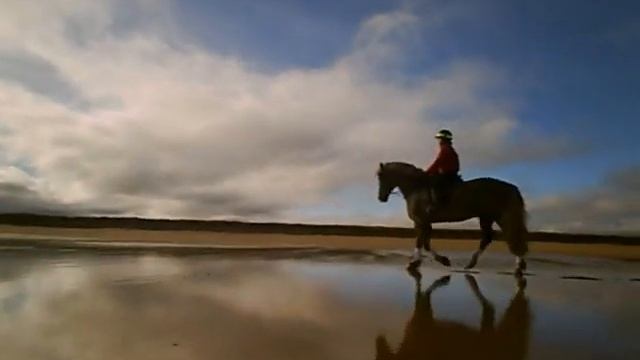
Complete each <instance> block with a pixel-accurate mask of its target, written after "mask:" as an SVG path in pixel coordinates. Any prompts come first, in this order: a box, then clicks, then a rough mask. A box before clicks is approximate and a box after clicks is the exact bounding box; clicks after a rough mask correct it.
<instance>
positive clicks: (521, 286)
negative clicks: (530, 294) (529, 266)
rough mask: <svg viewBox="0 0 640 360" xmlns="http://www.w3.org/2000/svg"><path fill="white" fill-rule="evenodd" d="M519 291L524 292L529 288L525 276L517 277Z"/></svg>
mask: <svg viewBox="0 0 640 360" xmlns="http://www.w3.org/2000/svg"><path fill="white" fill-rule="evenodd" d="M516 281H517V284H518V291H523V290H524V289H525V288H526V287H527V279H526V278H525V277H524V276H518V277H516Z"/></svg>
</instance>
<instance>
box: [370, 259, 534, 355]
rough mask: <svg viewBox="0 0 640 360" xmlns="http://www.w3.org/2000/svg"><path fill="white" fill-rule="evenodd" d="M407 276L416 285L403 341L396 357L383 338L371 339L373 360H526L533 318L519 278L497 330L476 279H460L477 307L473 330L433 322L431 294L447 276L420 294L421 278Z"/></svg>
mask: <svg viewBox="0 0 640 360" xmlns="http://www.w3.org/2000/svg"><path fill="white" fill-rule="evenodd" d="M410 273H412V276H414V279H415V284H416V285H415V289H416V290H415V301H414V310H413V315H412V316H411V318H410V319H409V321H408V322H407V325H406V326H405V330H404V336H403V339H402V341H401V343H400V345H399V346H398V348H397V349H395V351H394V350H393V349H392V348H391V346H390V345H389V342H388V341H387V339H386V338H385V337H384V336H382V335H379V336H378V337H377V338H376V360H409V359H411V360H418V359H492V360H500V359H525V358H526V355H527V352H528V349H529V338H530V332H531V324H532V316H531V310H530V307H529V301H528V300H527V298H526V297H525V295H524V289H525V286H526V281H525V280H524V278H519V281H518V289H517V291H516V294H515V295H514V296H513V297H512V298H511V301H510V303H509V306H508V307H507V309H506V311H505V312H504V315H503V316H502V319H501V320H500V322H499V323H498V324H497V325H496V324H495V318H494V317H495V308H494V306H493V305H492V304H491V303H490V302H489V301H488V300H487V299H486V298H485V297H484V295H482V292H481V291H480V288H479V287H478V284H477V282H476V280H475V278H474V277H473V276H471V275H466V276H465V277H466V280H467V283H468V285H469V287H470V288H471V291H472V292H473V294H474V296H475V298H476V299H477V300H478V301H479V303H480V305H481V307H482V315H481V316H482V317H481V319H482V320H481V322H480V328H479V329H478V328H474V327H470V326H466V325H463V324H460V323H456V322H454V321H450V320H443V319H437V318H436V317H435V316H434V314H433V307H432V305H431V293H432V292H433V291H434V290H435V289H437V288H440V287H443V286H446V285H448V284H449V280H450V277H449V276H444V277H442V278H440V279H438V280H436V281H434V282H433V284H432V285H431V286H430V287H429V288H428V289H427V290H425V291H424V292H422V291H421V289H420V277H421V276H420V273H419V272H418V271H417V270H416V269H413V270H410Z"/></svg>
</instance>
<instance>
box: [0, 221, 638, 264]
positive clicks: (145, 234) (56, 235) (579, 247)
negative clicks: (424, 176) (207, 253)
mask: <svg viewBox="0 0 640 360" xmlns="http://www.w3.org/2000/svg"><path fill="white" fill-rule="evenodd" d="M6 240H31V241H34V240H37V241H41V242H45V241H51V240H55V241H65V242H74V243H78V242H82V243H95V244H98V243H99V244H104V245H108V244H114V245H118V244H123V243H124V244H131V243H142V244H147V245H149V246H151V245H153V244H159V245H166V244H171V245H195V246H231V247H243V246H244V247H320V248H328V249H348V250H397V249H412V248H413V246H414V243H415V242H414V240H413V239H408V238H391V237H366V236H331V235H312V234H309V235H286V234H239V233H220V232H205V231H152V230H131V229H109V228H107V229H70V228H49V227H25V226H11V225H0V244H1V243H2V242H3V241H5V242H6ZM432 244H433V247H434V248H436V249H438V250H441V249H442V250H445V251H448V250H453V251H472V250H475V249H476V248H477V247H478V244H479V240H477V239H468V240H467V239H456V240H443V239H434V240H433V241H432ZM489 249H490V251H491V252H499V253H506V252H507V248H506V244H505V243H504V242H502V241H499V240H498V241H494V242H493V243H492V244H491V246H490V248H489ZM530 251H531V254H561V255H573V256H590V257H605V258H610V259H619V260H628V261H640V244H639V245H636V246H631V245H611V244H566V243H547V242H544V243H542V242H532V243H530Z"/></svg>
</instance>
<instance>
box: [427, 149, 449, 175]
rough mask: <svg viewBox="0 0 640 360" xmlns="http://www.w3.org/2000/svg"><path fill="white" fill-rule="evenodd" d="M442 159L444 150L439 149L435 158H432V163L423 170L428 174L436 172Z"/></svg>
mask: <svg viewBox="0 0 640 360" xmlns="http://www.w3.org/2000/svg"><path fill="white" fill-rule="evenodd" d="M443 161H444V151H442V150H440V151H439V152H438V156H436V158H435V160H433V163H432V164H431V165H430V166H429V167H428V168H427V170H425V171H426V172H427V174H429V175H435V174H437V173H438V169H440V167H441V166H442V163H443Z"/></svg>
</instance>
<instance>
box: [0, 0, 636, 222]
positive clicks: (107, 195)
mask: <svg viewBox="0 0 640 360" xmlns="http://www.w3.org/2000/svg"><path fill="white" fill-rule="evenodd" d="M2 9H3V11H2V12H1V13H0V212H35V213H47V214H68V215H103V216H104V215H107V216H143V217H157V218H198V219H236V220H248V221H287V222H310V223H342V224H387V225H402V226H405V225H410V222H409V220H408V219H407V217H406V213H405V210H404V204H403V201H402V199H401V198H399V197H396V198H392V199H391V201H390V203H387V204H381V203H378V202H377V198H376V197H377V180H376V178H375V176H374V173H375V170H376V168H377V166H378V163H379V162H386V161H405V162H410V163H414V164H416V165H418V166H423V167H426V166H427V165H428V163H429V162H430V161H431V160H432V159H433V157H434V155H435V152H436V150H437V148H436V143H435V141H434V139H433V135H434V133H435V132H436V131H437V130H438V129H440V128H448V129H451V130H452V131H453V134H454V138H455V140H454V145H455V147H456V149H457V150H458V152H459V154H460V158H461V163H462V175H463V176H464V177H465V178H474V177H485V176H490V177H496V178H500V179H503V180H506V181H509V182H512V183H514V184H516V185H517V186H518V187H519V188H520V189H521V191H522V192H523V194H524V196H525V200H526V203H527V209H528V211H529V222H530V227H531V228H532V229H534V230H547V231H573V232H595V233H640V205H639V204H640V156H639V155H640V146H639V145H638V143H637V138H638V136H640V123H639V122H638V116H639V115H640V102H639V101H637V100H638V98H639V96H640V85H639V84H640V71H638V64H640V47H639V46H637V44H638V43H640V4H639V3H638V2H635V1H616V2H601V1H562V2H556V1H506V0H504V1H499V0H495V1H494V0H486V1H474V2H470V1H457V0H452V1H426V0H425V1H393V0H386V1H382V0H380V1H378V0H372V1H353V0H351V1H350V0H346V1H323V2H318V1H302V0H263V1H259V2H256V1H249V0H235V1H217V0H213V1H204V0H183V1H171V0H131V1H125V0H95V1H90V2H89V1H83V0H51V1H47V2H45V3H42V2H38V3H36V2H32V1H21V0H2ZM460 226H475V224H474V223H471V224H469V223H467V224H466V225H465V224H462V225H460Z"/></svg>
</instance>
